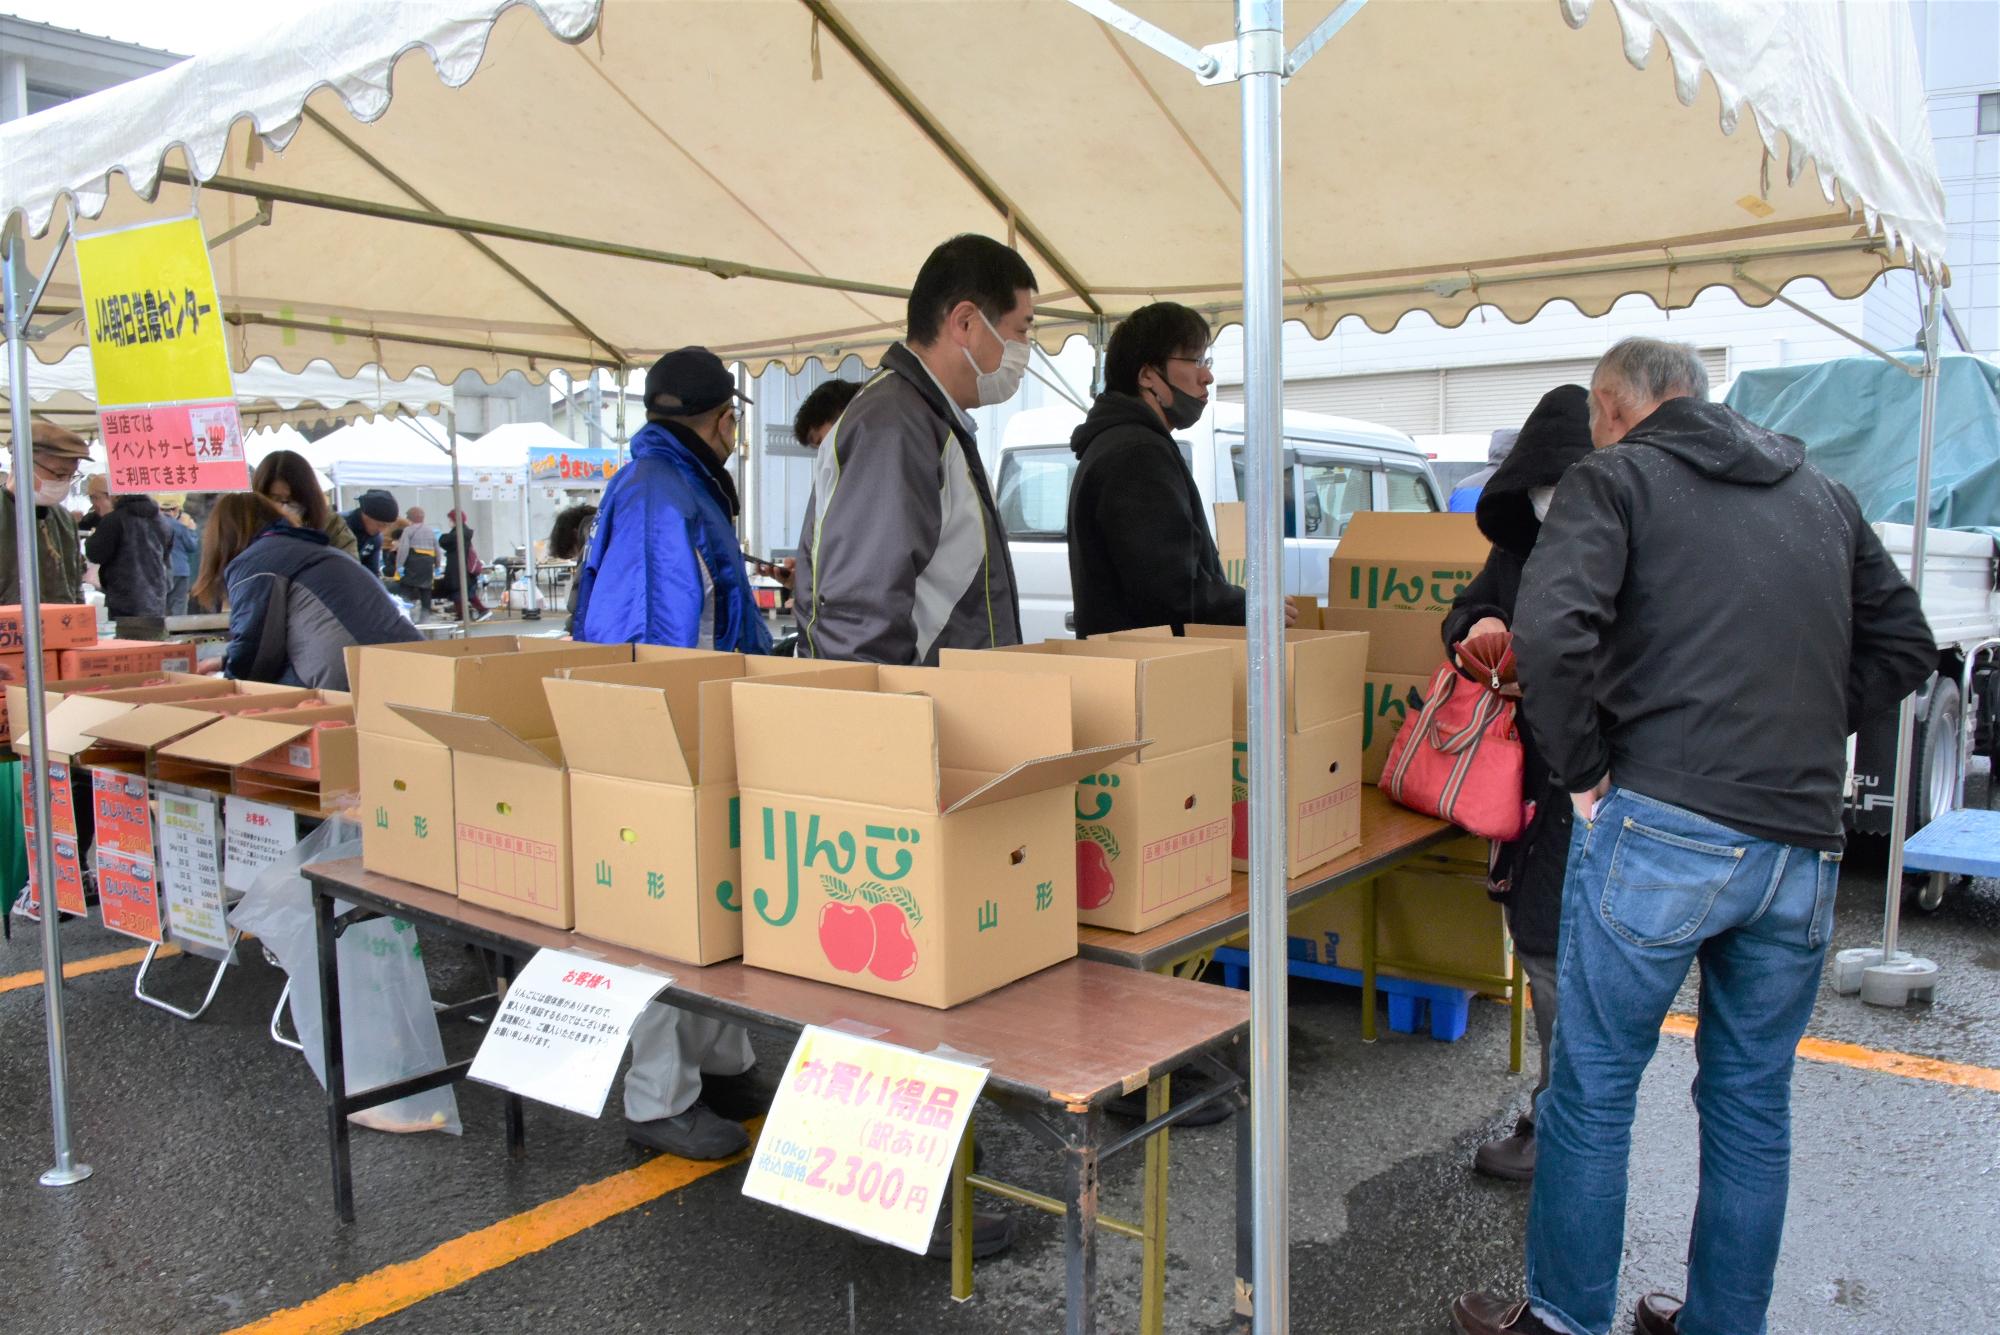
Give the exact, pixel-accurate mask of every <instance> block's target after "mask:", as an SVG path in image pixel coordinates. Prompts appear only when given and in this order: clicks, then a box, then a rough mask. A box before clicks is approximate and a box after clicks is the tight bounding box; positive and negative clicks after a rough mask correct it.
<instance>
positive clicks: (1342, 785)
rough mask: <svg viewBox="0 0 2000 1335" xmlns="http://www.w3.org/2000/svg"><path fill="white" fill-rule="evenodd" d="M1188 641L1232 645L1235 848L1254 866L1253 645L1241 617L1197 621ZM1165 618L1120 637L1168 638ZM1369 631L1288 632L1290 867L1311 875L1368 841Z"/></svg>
mask: <svg viewBox="0 0 2000 1335" xmlns="http://www.w3.org/2000/svg"><path fill="white" fill-rule="evenodd" d="M1186 630H1187V634H1186V636H1185V637H1184V638H1183V639H1182V640H1181V642H1182V643H1193V644H1199V643H1225V644H1228V645H1230V646H1232V647H1233V648H1234V650H1235V653H1234V654H1232V655H1231V660H1230V661H1231V662H1232V663H1233V664H1234V668H1235V674H1234V678H1233V687H1232V688H1233V694H1234V703H1235V736H1236V740H1235V745H1234V751H1235V758H1236V764H1235V769H1234V771H1233V774H1232V778H1233V788H1232V792H1231V798H1232V803H1233V811H1234V822H1233V827H1232V841H1231V854H1232V856H1233V858H1234V862H1235V865H1236V866H1237V867H1238V868H1239V869H1247V868H1248V867H1249V865H1250V860H1249V835H1250V801H1249V798H1250V770H1249V763H1250V732H1249V726H1250V654H1249V648H1248V645H1247V643H1246V641H1245V638H1244V630H1243V627H1241V626H1189V627H1187V628H1186ZM1172 637H1173V631H1172V630H1171V629H1169V628H1168V627H1165V626H1152V627H1148V628H1146V629H1144V630H1131V631H1120V632H1119V633H1118V634H1116V635H1114V636H1112V637H1111V638H1112V640H1113V641H1117V640H1136V639H1144V640H1151V641H1165V640H1168V639H1171V638H1172ZM1367 660H1368V639H1367V637H1366V636H1363V635H1352V634H1348V633H1345V632H1342V631H1321V630H1298V629H1292V630H1288V631H1286V632H1285V731H1286V733H1287V734H1288V735H1287V737H1286V741H1285V798H1286V803H1287V805H1288V806H1289V808H1290V811H1289V814H1288V815H1287V817H1286V823H1287V825H1288V827H1289V830H1290V838H1289V845H1288V846H1289V848H1290V853H1291V856H1290V864H1289V865H1288V867H1287V868H1286V875H1288V876H1303V875H1305V873H1307V872H1309V871H1311V870H1312V869H1313V868H1314V867H1317V866H1319V865H1320V864H1321V863H1324V862H1327V861H1329V860H1330V859H1332V858H1336V857H1339V856H1340V855H1341V854H1342V853H1345V852H1347V851H1348V850H1350V849H1353V848H1356V847H1359V846H1360V843H1361V753H1362V741H1361V734H1362V717H1361V711H1360V709H1359V708H1358V707H1357V706H1358V703H1359V700H1360V696H1361V679H1362V675H1363V673H1364V672H1365V671H1366V666H1367Z"/></svg>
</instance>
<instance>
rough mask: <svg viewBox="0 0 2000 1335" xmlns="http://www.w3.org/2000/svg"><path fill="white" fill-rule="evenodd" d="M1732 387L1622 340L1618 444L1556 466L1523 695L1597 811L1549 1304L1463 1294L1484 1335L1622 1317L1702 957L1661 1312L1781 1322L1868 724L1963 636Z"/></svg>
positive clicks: (1601, 405)
mask: <svg viewBox="0 0 2000 1335" xmlns="http://www.w3.org/2000/svg"><path fill="white" fill-rule="evenodd" d="M1707 395H1708V376H1707V373H1706V372H1705V371H1704V370H1703V369H1702V364H1701V361H1700V359H1699V358H1698V357H1697V356H1696V355H1695V353H1694V351H1693V349H1691V348H1687V347H1684V346H1681V345H1679V344H1674V343H1662V342H1659V341H1657V340H1653V339H1643V338H1633V339H1627V340H1625V341H1624V342H1622V343H1620V344H1618V345H1617V346H1616V347H1614V348H1612V349H1611V351H1610V352H1608V353H1606V354H1605V355H1604V358H1603V360H1602V361H1600V362H1599V363H1598V365H1597V371H1596V373H1595V375H1594V376H1593V377H1592V380H1591V386H1590V425H1591V439H1592V441H1593V442H1594V443H1595V444H1596V445H1597V446H1598V448H1597V449H1596V450H1595V451H1594V452H1593V453H1592V454H1591V455H1590V456H1588V457H1587V458H1585V459H1582V460H1580V461H1579V462H1578V463H1577V464H1575V465H1574V466H1573V467H1572V468H1571V469H1570V470H1569V472H1568V473H1566V474H1565V475H1564V476H1563V480H1562V481H1561V482H1560V483H1558V484H1557V486H1556V491H1555V497H1554V500H1553V502H1552V504H1551V506H1550V509H1549V514H1548V518H1547V520H1546V521H1545V522H1544V523H1543V526H1542V531H1541V535H1540V537H1539V538H1538V539H1537V540H1536V542H1535V550H1534V554H1533V555H1532V556H1531V557H1529V558H1528V564H1527V568H1526V569H1525V570H1524V571H1523V572H1522V577H1521V598H1520V603H1519V607H1518V613H1519V616H1518V620H1517V623H1516V628H1517V632H1518V636H1519V647H1518V650H1517V653H1518V656H1519V659H1520V667H1521V682H1522V687H1523V690H1524V695H1523V697H1522V703H1523V706H1524V709H1525V711H1526V714H1527V719H1528V726H1529V728H1530V730H1531V731H1532V732H1533V734H1534V737H1535V743H1536V745H1537V746H1538V747H1539V748H1540V751H1541V754H1542V755H1543V756H1544V757H1545V758H1546V760H1547V763H1548V764H1549V766H1550V767H1551V768H1553V769H1554V770H1555V772H1556V774H1557V776H1558V777H1559V778H1560V780H1561V782H1562V785H1563V787H1564V788H1565V789H1566V790H1567V791H1568V792H1569V794H1570V796H1571V805H1572V807H1573V808H1574V810H1575V812H1576V816H1577V820H1576V822H1575V827H1574V829H1573V831H1572V833H1571V837H1570V847H1569V863H1568V870H1567V873H1566V877H1565V881H1564V886H1563V916H1562V952H1561V958H1562V963H1561V988H1562V1017H1561V1020H1560V1022H1559V1023H1558V1025H1557V1026H1556V1036H1555V1037H1556V1042H1555V1059H1554V1062H1553V1065H1552V1067H1551V1070H1550V1072H1549V1087H1548V1091H1547V1092H1546V1093H1544V1094H1543V1095H1542V1098H1541V1102H1540V1103H1539V1105H1538V1106H1537V1108H1536V1114H1537V1116H1536V1139H1537V1147H1536V1157H1537V1162H1536V1165H1535V1186H1534V1195H1533V1197H1532V1200H1531V1202H1530V1205H1529V1210H1528V1247H1527V1253H1528V1254H1527V1276H1528V1296H1527V1297H1526V1298H1525V1299H1521V1300H1517V1301H1515V1302H1511V1303H1510V1302H1506V1301H1503V1300H1501V1299H1497V1298H1494V1297H1491V1296H1489V1295H1486V1294H1479V1293H1468V1294H1465V1295H1463V1296H1461V1297H1460V1298H1459V1299H1458V1301H1457V1303H1456V1304H1455V1305H1454V1306H1453V1309H1452V1320H1453V1324H1454V1325H1455V1327H1456V1328H1457V1329H1458V1330H1459V1331H1460V1332H1462V1335H1489V1332H1497V1331H1525V1332H1539V1331H1556V1332H1559V1333H1560V1335H1605V1333H1606V1332H1608V1331H1609V1330H1610V1329H1611V1327H1612V1325H1613V1323H1614V1322H1615V1321H1616V1320H1617V1316H1618V1310H1617V1297H1618V1272H1619V1265H1620V1258H1621V1254H1622V1252H1623V1249H1624V1239H1625V1199H1626V1188H1627V1159H1628V1157H1629V1154H1630V1150H1631V1144H1632V1116H1633V1111H1634V1108H1635V1106H1636V1104H1637V1100H1638V1090H1639V1079H1640V1077H1641V1076H1642V1075H1643V1074H1644V1072H1645V1069H1646V1066H1647V1064H1648V1063H1649V1062H1650V1061H1651V1060H1652V1056H1653V1052H1654V1049H1655V1048H1656V1047H1657V1045H1658V1043H1659V1034H1660V1025H1661V1022H1662V1021H1664V1020H1665V1019H1666V1016H1667V1011H1668V1009H1669V1008H1670V1007H1671V1006H1672V1005H1673V1003H1674V999H1675V997H1676V996H1677V995H1678V994H1679V992H1680V988H1681V985H1682V983H1683V982H1685V981H1686V978H1687V975H1688V970H1689V968H1690V966H1691V965H1693V963H1694V962H1695V961H1696V960H1697V959H1698V960H1700V961H1701V997H1700V1003H1699V1005H1700V1011H1701V1030H1700V1033H1699V1034H1698V1035H1697V1036H1696V1038H1695V1059H1696V1061H1697V1063H1698V1064H1699V1067H1700V1075H1699V1076H1698V1078H1697V1079H1696V1081H1695V1090H1694V1100H1695V1108H1696V1111H1697V1112H1698V1113H1699V1114H1700V1118H1701V1175H1700V1184H1701V1185H1700V1191H1699V1194H1698V1197H1697V1200H1696V1204H1695V1217H1694V1231H1693V1237H1692V1240H1691V1243H1690V1245H1689V1248H1688V1263H1687V1301H1686V1303H1685V1305H1683V1304H1682V1303H1680V1302H1679V1301H1677V1300H1675V1299H1673V1298H1669V1297H1667V1296H1666V1295H1664V1294H1648V1295H1646V1296H1645V1297H1644V1298H1642V1299H1641V1300H1640V1302H1639V1308H1638V1312H1637V1315H1636V1318H1635V1324H1636V1326H1637V1328H1638V1330H1639V1332H1640V1335H1667V1333H1668V1332H1674V1333H1675V1335H1741V1333H1742V1332H1751V1331H1761V1330H1763V1329H1764V1328H1765V1309H1766V1308H1767V1307H1768V1306H1769V1304H1770V1299H1771V1288H1772V1279H1773V1275H1774V1272H1775V1271H1776V1268H1777V1263H1778V1242H1779V1238H1780V1236H1781V1235H1782V1233H1783V1231H1784V1221H1785V1198H1786V1195H1787V1192H1788V1190H1789V1187H1790V1172H1791V1084H1792V1063H1793V1058H1794V1054H1795V1051H1796V1049H1797V1047H1798V1042H1799V1039H1800V1038H1801V1037H1802V1036H1803V1035H1804V1033H1805V1027H1806V1021H1807V1020H1808V1019H1809V1018H1810V1017H1811V1015H1812V1008H1813V1001H1814V998H1815V997H1816V996H1817V995H1818V992H1819V981H1820V972H1821V968H1822V966H1823V965H1824V963H1825V960H1826V950H1827V940H1828V937H1829V936H1830V935H1831V933H1832V930H1833V905H1834V893H1835V889H1836V886H1837V884H1838V882H1839V877H1840V855H1841V848H1842V844H1843V835H1842V830H1841V797H1842V789H1843V785H1844V777H1845V772H1846V761H1847V745H1846V742H1847V736H1848V734H1849V733H1851V732H1853V731H1854V730H1855V728H1856V727H1857V726H1858V725H1859V724H1860V723H1861V721H1862V719H1863V718H1864V717H1866V716H1867V715H1869V714H1871V713H1874V712H1875V711H1877V710H1881V709H1885V708H1887V707H1889V706H1890V705H1892V704H1894V703H1895V702H1896V701H1897V700H1898V699H1900V698H1901V697H1902V696H1904V695H1907V694H1908V693H1909V692H1910V691H1911V690H1913V689H1915V688H1916V687H1917V686H1918V685H1919V684H1920V683H1921V682H1922V681H1923V680H1924V679H1925V677H1927V676H1928V675H1929V674H1930V671H1931V669H1932V666H1933V665H1934V664H1935V663H1936V661H1937V648H1936V645H1935V643H1934V642H1933V640H1932V637H1931V632H1930V627H1929V626H1928V625H1927V624H1926V623H1925V621H1924V615H1923V609H1922V607H1921V606H1920V605H1919V603H1918V601H1917V596H1916V594H1915V592H1914V591H1912V590H1911V588H1910V586H1909V585H1908V584H1907V583H1905V582H1904V580H1903V577H1902V575H1901V573H1900V572H1899V571H1898V570H1897V569H1896V565H1895V562H1894V561H1892V560H1891V559H1890V557H1889V555H1888V553H1887V552H1886V551H1884V550H1883V548H1882V543H1881V541H1880V540H1879V539H1878V538H1877V537H1876V536H1875V533H1874V530H1872V529H1870V528H1869V527H1868V524H1867V523H1866V521H1865V520H1863V518H1862V516H1861V509H1860V507H1859V506H1858V505H1857V504H1856V503H1855V500H1854V497H1853V496H1852V495H1850V494H1849V493H1848V491H1847V490H1846V488H1844V487H1842V486H1840V485H1839V484H1838V483H1835V482H1833V481H1831V480H1829V479H1828V478H1827V477H1825V476H1824V475H1823V474H1821V473H1820V472H1819V471H1818V470H1817V469H1815V468H1813V467H1811V466H1810V465H1808V464H1807V463H1806V462H1805V447H1804V446H1802V445H1801V444H1800V443H1799V442H1798V441H1796V440H1793V439H1791V438H1790V437H1789V436H1780V435H1777V434H1776V433H1774V432H1770V431H1766V430H1764V429H1762V428H1761V427H1758V426H1756V425H1754V424H1753V423H1751V422H1748V421H1746V420H1745V419H1744V418H1742V417H1740V416H1738V415H1737V414H1736V413H1734V412H1731V411H1730V410H1729V409H1728V408H1725V407H1723V406H1721V405H1720V404H1714V403H1710V402H1708V399H1707Z"/></svg>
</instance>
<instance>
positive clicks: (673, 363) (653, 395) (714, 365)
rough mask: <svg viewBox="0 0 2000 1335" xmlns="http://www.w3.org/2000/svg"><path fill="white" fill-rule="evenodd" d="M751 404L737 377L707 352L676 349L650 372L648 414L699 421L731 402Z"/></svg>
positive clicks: (647, 379)
mask: <svg viewBox="0 0 2000 1335" xmlns="http://www.w3.org/2000/svg"><path fill="white" fill-rule="evenodd" d="M732 398H737V399H742V400H743V401H744V402H745V403H748V402H750V396H749V395H747V394H743V393H739V392H738V391H737V388H736V377H735V376H733V375H731V374H729V368H728V367H726V366H724V365H723V364H722V358H720V357H718V356H716V355H715V354H714V353H712V352H710V351H709V350H708V349H707V348H676V349H675V350H674V351H672V352H670V353H668V354H667V355H666V356H664V357H662V358H660V360H658V361H656V362H654V363H653V366H652V369H651V370H649V371H647V372H646V411H647V412H649V413H661V414H664V415H666V416H668V417H699V416H701V415H702V414H703V413H705V412H708V411H709V410H711V409H713V408H719V407H721V406H722V405H723V404H725V403H727V402H728V401H729V400H730V399H732Z"/></svg>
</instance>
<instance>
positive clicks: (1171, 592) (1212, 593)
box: [1069, 301, 1298, 636]
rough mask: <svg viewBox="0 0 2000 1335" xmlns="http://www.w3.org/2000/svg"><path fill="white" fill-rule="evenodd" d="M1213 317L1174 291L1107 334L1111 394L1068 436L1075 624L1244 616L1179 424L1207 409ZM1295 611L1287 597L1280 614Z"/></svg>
mask: <svg viewBox="0 0 2000 1335" xmlns="http://www.w3.org/2000/svg"><path fill="white" fill-rule="evenodd" d="M1208 338H1209V329H1208V321H1207V320H1205V319H1203V318H1202V316H1201V313H1200V312H1199V311H1195V310H1191V309H1189V308H1188V307H1186V306H1178V305H1175V304H1174V303H1173V302H1171V301H1159V302H1155V303H1153V304H1152V305H1150V306H1141V307H1140V308H1139V309H1138V310H1136V311H1133V312H1132V313H1131V314H1130V315H1128V316H1126V317H1125V319H1124V321H1123V322H1122V323H1120V324H1119V326H1118V328H1117V329H1116V330H1114V331H1113V332H1112V335H1111V343H1110V345H1109V346H1108V347H1107V348H1106V349H1105V353H1104V392H1103V393H1102V394H1100V395H1098V396H1097V402H1095V403H1093V404H1092V405H1091V406H1090V415H1089V416H1088V417H1086V418H1085V419H1084V421H1083V425H1082V426H1080V427H1078V428H1077V429H1076V431H1075V433H1074V434H1072V435H1071V436H1070V438H1069V447H1070V448H1071V449H1072V450H1074V451H1075V452H1076V458H1077V466H1076V475H1075V476H1074V477H1073V478H1071V479H1070V484H1069V579H1070V589H1071V591H1072V594H1073V596H1074V597H1075V599H1076V633H1077V634H1078V635H1079V636H1087V635H1106V634H1109V633H1110V632H1112V631H1118V630H1132V629H1134V628H1136V627H1139V626H1172V627H1173V628H1174V630H1175V631H1177V632H1178V631H1179V630H1180V629H1181V627H1183V626H1187V625H1215V626H1240V625H1242V624H1243V590H1242V589H1240V588H1238V587H1237V586H1236V585H1233V584H1231V583H1230V582H1229V581H1228V579H1226V578H1225V577H1224V576H1223V573H1222V559H1221V557H1219V556H1218V555H1217V554H1216V550H1215V538H1214V536H1213V535H1212V534H1211V533H1210V532H1209V528H1208V516H1207V514H1206V513H1205V507H1204V506H1203V504H1202V499H1201V492H1200V491H1199V490H1198V489H1197V488H1196V487H1195V481H1194V474H1193V472H1191V471H1190V470H1189V468H1188V465H1187V460H1186V459H1185V458H1183V457H1182V456H1181V451H1180V446H1179V445H1177V444H1176V443H1175V442H1174V437H1173V433H1174V432H1176V431H1185V430H1187V429H1188V428H1189V427H1191V426H1193V425H1194V424H1195V423H1196V422H1199V421H1200V420H1201V415H1202V413H1203V411H1205V410H1206V409H1207V407H1208V387H1209V386H1210V385H1211V384H1213V383H1215V376H1214V375H1213V374H1212V373H1211V372H1210V370H1209V358H1208ZM1297 615H1298V614H1297V611H1296V610H1295V609H1294V608H1292V606H1291V605H1290V604H1289V603H1287V604H1286V605H1285V621H1286V624H1290V623H1291V622H1292V621H1293V620H1294V619H1296V617H1297Z"/></svg>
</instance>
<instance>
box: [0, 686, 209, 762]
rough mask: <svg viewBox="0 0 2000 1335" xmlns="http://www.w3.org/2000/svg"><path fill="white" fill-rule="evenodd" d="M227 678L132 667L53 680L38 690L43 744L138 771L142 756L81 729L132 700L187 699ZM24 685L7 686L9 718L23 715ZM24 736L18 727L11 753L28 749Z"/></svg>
mask: <svg viewBox="0 0 2000 1335" xmlns="http://www.w3.org/2000/svg"><path fill="white" fill-rule="evenodd" d="M230 686H231V683H229V682H226V681H223V680H220V679H219V678H216V677H198V676H192V675H188V674H181V673H172V672H164V673H152V672H147V673H137V674H133V675H129V676H117V677H99V678H91V679H87V680H84V681H79V682H56V683H54V684H53V685H51V686H50V687H49V688H48V689H46V690H44V691H43V692H42V699H43V706H44V708H45V709H46V710H47V711H48V712H47V716H46V717H47V720H48V734H49V737H48V746H49V754H50V755H51V756H55V755H61V756H63V757H65V758H69V759H73V760H75V761H76V762H77V763H81V764H92V765H97V764H102V765H104V766H105V767H106V768H119V767H121V766H123V767H124V768H126V769H127V770H128V771H129V772H136V773H144V758H143V757H139V758H137V760H136V762H135V758H134V757H133V756H132V755H131V754H130V752H129V751H127V750H125V749H123V748H120V747H117V746H110V745H107V744H105V743H102V742H100V741H99V740H98V739H97V738H96V737H94V736H92V735H90V733H88V732H86V731H85V729H86V728H89V727H92V726H94V725H97V724H100V723H104V722H107V721H108V720H111V719H114V718H118V717H121V716H123V715H125V714H128V713H130V712H132V710H133V709H135V708H137V707H138V706H140V705H142V704H145V703H148V702H152V701H160V700H192V699H196V698H201V697H211V696H221V695H228V694H229V693H230ZM27 708H28V691H27V688H26V687H24V686H17V685H10V686H8V687H7V712H8V715H9V717H11V718H22V717H25V715H26V711H27ZM29 744H30V738H29V737H28V735H27V733H26V732H25V731H23V732H22V733H21V735H19V736H17V737H15V738H14V739H13V748H14V752H15V754H16V755H21V756H25V755H27V754H28V750H29Z"/></svg>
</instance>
